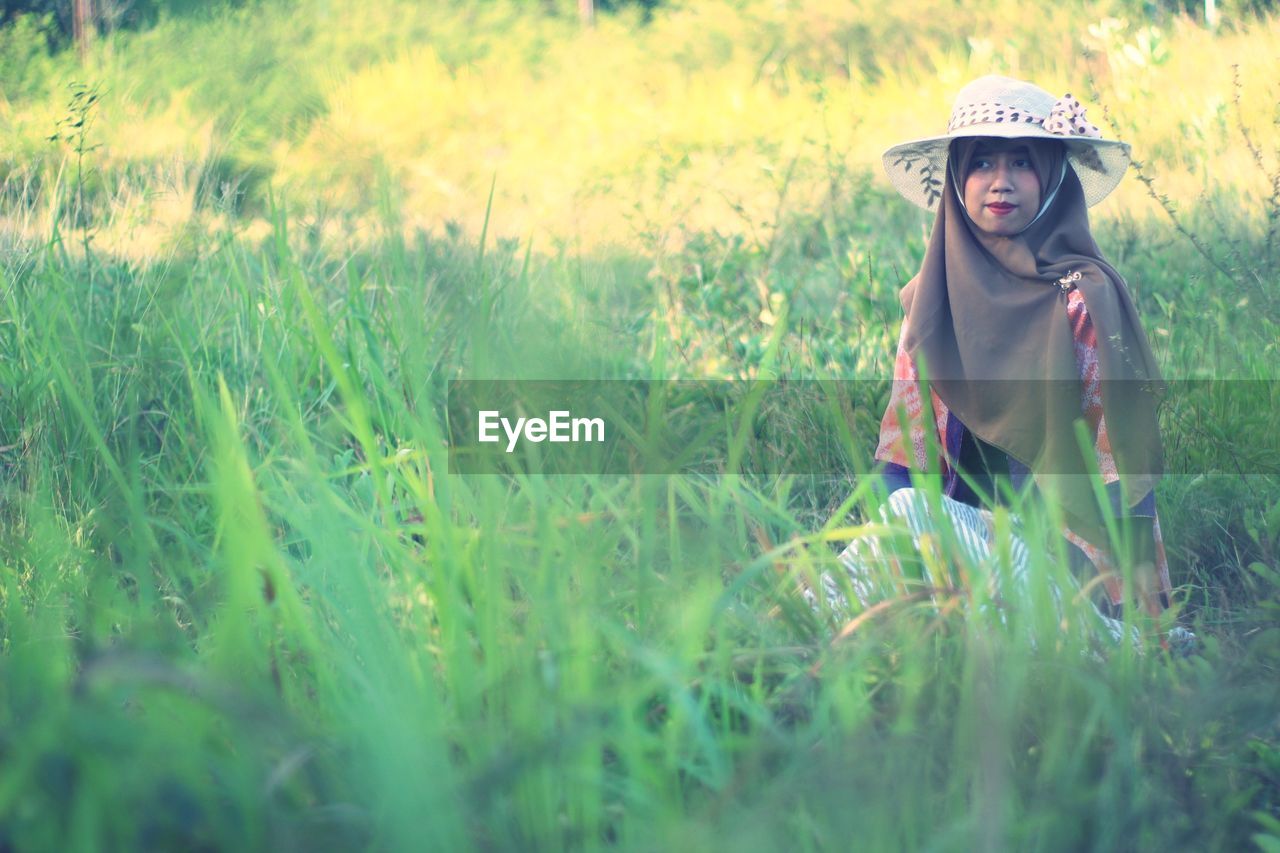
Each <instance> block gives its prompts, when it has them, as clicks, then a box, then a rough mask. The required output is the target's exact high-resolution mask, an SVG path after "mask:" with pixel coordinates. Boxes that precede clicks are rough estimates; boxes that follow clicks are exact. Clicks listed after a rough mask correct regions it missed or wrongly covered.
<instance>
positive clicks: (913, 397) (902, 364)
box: [875, 290, 1172, 605]
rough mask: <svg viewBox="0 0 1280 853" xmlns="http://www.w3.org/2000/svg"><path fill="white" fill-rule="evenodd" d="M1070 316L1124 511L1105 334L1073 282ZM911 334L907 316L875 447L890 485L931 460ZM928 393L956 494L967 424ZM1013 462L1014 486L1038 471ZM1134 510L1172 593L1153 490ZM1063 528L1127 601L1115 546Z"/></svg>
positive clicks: (1114, 496)
mask: <svg viewBox="0 0 1280 853" xmlns="http://www.w3.org/2000/svg"><path fill="white" fill-rule="evenodd" d="M1067 319H1068V320H1069V321H1070V323H1071V329H1072V333H1073V335H1074V338H1075V353H1076V367H1077V368H1078V369H1079V372H1080V380H1081V400H1080V410H1081V414H1082V415H1083V417H1084V422H1085V425H1086V427H1087V428H1088V431H1089V434H1090V436H1092V438H1093V445H1094V451H1095V454H1096V456H1097V460H1098V469H1099V471H1100V472H1101V473H1102V478H1103V480H1104V482H1106V484H1107V492H1108V494H1109V495H1110V497H1111V502H1112V507H1113V511H1115V512H1117V514H1119V513H1120V512H1121V511H1122V509H1121V508H1122V497H1121V492H1120V488H1119V479H1120V478H1119V475H1118V474H1117V472H1116V463H1115V458H1114V457H1113V456H1112V453H1111V441H1110V439H1109V438H1108V436H1107V424H1106V419H1105V418H1104V417H1103V413H1102V385H1101V381H1100V371H1099V365H1098V336H1097V332H1096V331H1095V330H1094V328H1093V323H1092V322H1091V321H1090V319H1089V311H1088V309H1087V308H1086V307H1085V301H1084V296H1083V295H1081V293H1080V291H1079V290H1072V291H1071V292H1070V293H1069V294H1068V296H1067ZM906 334H907V324H906V323H905V322H904V323H903V324H902V333H901V335H900V336H899V338H898V354H897V358H896V359H895V360H894V367H893V391H892V395H891V396H890V399H889V405H888V407H887V408H886V410H885V414H884V419H883V420H882V421H881V424H880V444H879V446H878V447H877V448H876V453H875V457H876V459H877V460H879V461H881V462H883V463H884V469H883V476H884V480H885V483H886V485H887V486H888V488H889V491H891V492H892V491H894V490H896V489H898V488H904V487H906V486H909V485H910V484H911V483H910V475H909V469H915V470H919V471H923V470H925V469H926V468H927V464H928V463H927V458H928V457H927V453H926V440H925V435H926V434H925V423H924V421H923V420H922V417H921V416H922V413H923V411H924V406H923V403H922V401H921V399H920V376H919V373H918V371H917V370H916V365H915V362H914V361H913V360H912V359H911V357H910V356H909V355H908V354H907V351H906V346H905V341H906ZM929 393H930V401H931V403H932V406H933V416H934V423H933V428H934V431H935V435H936V441H937V445H938V447H939V448H940V449H941V450H942V457H943V458H942V459H941V460H940V461H939V464H940V465H941V468H942V472H941V473H942V477H943V494H945V495H947V496H949V497H956V496H957V495H959V494H960V493H962V492H963V491H966V487H965V486H964V484H963V481H962V480H961V478H960V475H959V472H958V471H957V470H956V461H957V460H958V459H959V458H960V453H961V447H962V446H963V444H964V441H965V436H966V433H967V431H968V430H967V429H966V428H965V426H964V424H962V423H961V422H960V419H959V418H958V417H956V416H954V415H952V414H951V412H950V411H948V409H947V407H946V405H945V404H944V403H943V402H942V400H941V399H940V398H939V397H938V394H937V392H936V391H933V390H932V389H931V390H930V392H929ZM899 411H904V412H905V413H906V420H907V429H906V431H905V434H904V430H903V428H902V426H903V425H902V424H901V423H900V422H899V420H898V417H897V414H898V412H899ZM1008 465H1009V477H1010V479H1011V481H1012V483H1013V485H1014V487H1015V488H1021V486H1022V485H1023V484H1024V483H1025V482H1026V480H1027V478H1028V477H1029V476H1030V475H1031V472H1030V470H1029V469H1028V468H1027V467H1026V465H1024V464H1023V463H1022V462H1020V461H1019V460H1017V459H1014V458H1013V457H1009V458H1008ZM1127 514H1128V515H1130V516H1133V517H1146V518H1150V519H1151V526H1152V532H1153V534H1154V539H1155V565H1156V577H1157V579H1158V583H1159V585H1160V591H1161V592H1162V593H1163V594H1164V596H1165V597H1166V599H1167V598H1168V596H1169V594H1170V592H1171V589H1172V587H1171V585H1170V583H1169V562H1168V558H1167V556H1166V554H1165V548H1164V541H1163V539H1162V538H1161V536H1160V520H1159V518H1158V517H1157V515H1156V508H1155V495H1154V493H1148V494H1147V495H1146V497H1144V498H1143V499H1142V500H1141V501H1140V502H1139V503H1138V505H1137V506H1136V507H1133V508H1131V509H1129V510H1127ZM1062 532H1063V536H1065V537H1066V539H1067V541H1068V542H1069V543H1070V544H1071V545H1073V546H1074V549H1073V559H1074V560H1075V561H1076V562H1081V561H1083V560H1087V562H1088V563H1089V564H1091V565H1092V566H1093V567H1094V568H1095V569H1096V570H1097V571H1098V573H1099V574H1100V575H1101V577H1102V583H1103V586H1104V588H1105V589H1106V592H1107V596H1108V597H1109V598H1110V599H1111V602H1112V604H1114V605H1120V604H1121V603H1122V602H1123V601H1124V591H1123V588H1122V585H1121V580H1120V569H1119V566H1118V565H1117V563H1116V560H1115V558H1114V556H1113V555H1112V554H1111V552H1110V551H1108V550H1106V549H1105V548H1102V547H1099V546H1097V545H1094V544H1092V543H1090V542H1087V541H1085V540H1084V539H1083V538H1081V537H1080V536H1079V535H1077V534H1076V533H1074V532H1073V531H1071V530H1070V529H1067V528H1064V529H1063V531H1062Z"/></svg>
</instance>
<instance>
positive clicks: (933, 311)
mask: <svg viewBox="0 0 1280 853" xmlns="http://www.w3.org/2000/svg"><path fill="white" fill-rule="evenodd" d="M1024 141H1025V142H1026V144H1027V146H1028V149H1029V151H1030V155H1031V160H1032V162H1033V165H1034V166H1035V170H1036V174H1037V175H1038V176H1039V178H1040V189H1041V196H1040V197H1041V199H1043V202H1042V205H1041V210H1040V213H1039V215H1038V216H1037V218H1036V219H1035V220H1034V221H1033V222H1032V223H1031V225H1029V226H1028V227H1027V228H1026V229H1025V230H1024V231H1022V232H1021V233H1019V234H1017V235H1014V236H1009V237H1002V236H995V235H991V234H988V233H986V232H984V231H982V230H980V229H979V228H977V227H976V226H975V225H974V224H973V222H972V221H971V220H970V218H969V216H968V214H967V213H966V211H965V209H964V206H963V204H962V202H961V199H960V195H959V189H960V188H961V187H963V182H964V176H965V175H966V174H967V173H968V166H969V161H970V160H971V159H972V156H973V153H974V151H975V150H976V148H977V146H978V143H979V142H980V138H975V137H960V138H957V139H954V140H953V141H952V142H951V146H950V152H949V157H948V166H947V170H946V176H945V181H944V186H943V189H942V193H941V199H940V201H941V205H940V206H939V209H938V214H937V219H936V220H935V222H934V226H933V232H932V234H931V235H930V238H929V244H928V247H927V250H926V252H925V256H924V261H923V262H922V264H921V266H920V272H919V274H918V275H917V276H916V277H915V278H914V279H912V280H911V282H910V283H908V284H907V286H906V287H905V288H903V290H902V294H901V297H902V304H903V307H904V309H905V310H906V324H907V331H906V336H905V345H906V348H907V350H908V352H909V354H910V355H911V356H912V357H913V358H914V359H915V360H916V361H917V364H919V365H921V368H922V373H923V375H925V376H927V378H928V380H929V382H930V383H931V385H932V388H933V390H934V391H935V392H936V393H937V394H938V396H939V397H940V398H941V400H942V401H943V402H944V403H945V404H946V405H947V407H948V408H949V409H950V410H951V411H952V412H954V413H955V414H956V415H957V417H959V418H960V420H961V422H963V423H964V424H965V425H966V426H967V427H968V428H969V429H970V430H971V431H972V432H973V433H974V434H975V435H977V436H978V437H979V438H981V439H982V440H983V441H986V442H987V443H989V444H992V445H994V446H996V447H998V448H1000V449H1002V450H1004V451H1005V452H1007V453H1008V454H1010V455H1011V456H1013V457H1015V458H1016V459H1018V460H1020V461H1022V462H1023V463H1025V464H1027V465H1028V466H1029V467H1030V468H1031V470H1032V471H1033V473H1034V474H1035V476H1036V480H1037V483H1038V484H1039V485H1040V486H1041V488H1042V489H1044V490H1045V491H1047V492H1050V493H1052V494H1056V495H1057V496H1058V497H1059V499H1060V500H1061V502H1062V506H1063V507H1064V509H1065V510H1066V511H1067V513H1068V515H1069V516H1072V522H1073V524H1075V525H1076V526H1078V527H1079V528H1080V529H1081V530H1082V531H1083V530H1093V531H1100V525H1101V524H1102V522H1101V519H1100V516H1099V510H1098V504H1097V501H1096V499H1095V495H1094V492H1093V487H1092V485H1091V483H1090V482H1089V479H1088V478H1087V477H1085V476H1082V475H1084V474H1086V473H1087V471H1088V470H1089V468H1090V466H1091V464H1092V459H1091V458H1090V457H1091V455H1092V449H1091V448H1087V447H1086V448H1085V450H1087V451H1088V453H1089V456H1086V453H1085V452H1083V451H1082V445H1081V442H1080V441H1079V440H1078V437H1077V434H1076V429H1075V424H1076V422H1077V421H1078V420H1079V419H1080V417H1081V402H1080V401H1081V396H1080V388H1081V386H1080V376H1079V370H1078V367H1077V362H1076V355H1075V341H1074V338H1073V333H1072V329H1071V327H1070V324H1069V321H1068V318H1067V311H1066V300H1067V294H1068V292H1069V291H1070V289H1071V288H1073V287H1076V288H1079V289H1080V292H1081V295H1082V296H1083V297H1084V300H1085V305H1086V307H1087V309H1088V313H1089V317H1090V318H1091V320H1092V322H1093V325H1094V328H1095V330H1096V332H1097V339H1098V362H1099V369H1100V373H1101V376H1100V379H1101V387H1102V402H1103V412H1104V417H1105V419H1106V423H1107V432H1108V435H1109V438H1110V442H1111V450H1112V453H1113V455H1114V458H1115V461H1116V468H1117V470H1118V472H1119V474H1120V479H1121V485H1122V493H1123V494H1124V495H1125V499H1126V501H1127V502H1128V503H1129V504H1130V505H1133V504H1136V503H1137V502H1138V501H1139V500H1141V499H1142V498H1143V497H1144V496H1145V495H1146V494H1147V493H1148V492H1149V491H1150V490H1151V488H1152V487H1153V486H1154V485H1155V482H1156V481H1157V480H1158V479H1159V476H1160V473H1161V469H1162V464H1163V458H1162V450H1161V445H1160V438H1159V432H1158V428H1157V423H1156V407H1157V403H1158V399H1159V397H1160V395H1161V394H1162V393H1163V385H1162V383H1161V380H1160V374H1159V369H1158V367H1157V365H1156V362H1155V358H1154V356H1153V355H1152V353H1151V348H1150V346H1149V344H1148V342H1147V338H1146V335H1145V334H1144V333H1143V331H1142V326H1141V324H1140V323H1139V320H1138V313H1137V310H1136V308H1135V306H1134V304H1133V299H1132V298H1131V297H1130V295H1129V290H1128V287H1127V286H1126V285H1125V282H1124V279H1123V278H1121V277H1120V274H1119V273H1118V272H1116V270H1115V269H1114V268H1113V267H1112V266H1111V265H1110V264H1109V263H1107V261H1106V260H1105V259H1104V258H1103V257H1102V252H1101V251H1100V250H1099V248H1098V246H1097V243H1095V242H1094V239H1093V235H1092V234H1091V233H1090V230H1089V220H1088V213H1087V208H1086V204H1085V196H1084V193H1083V191H1082V189H1081V184H1080V181H1079V179H1078V177H1077V175H1076V172H1075V170H1074V169H1073V168H1072V167H1071V166H1070V165H1069V164H1067V163H1066V162H1065V159H1064V158H1065V154H1066V151H1065V149H1064V145H1063V144H1062V143H1061V142H1058V141H1057V140H1045V139H1026V140H1024Z"/></svg>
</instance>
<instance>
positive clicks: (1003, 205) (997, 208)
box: [987, 201, 1018, 216]
mask: <svg viewBox="0 0 1280 853" xmlns="http://www.w3.org/2000/svg"><path fill="white" fill-rule="evenodd" d="M987 209H988V210H990V211H991V212H992V213H994V214H996V215H997V216H1004V215H1005V214H1007V213H1012V212H1013V211H1015V210H1017V209H1018V206H1017V205H1016V204H1009V203H1008V202H1006V201H998V202H996V203H995V204H989V205H987Z"/></svg>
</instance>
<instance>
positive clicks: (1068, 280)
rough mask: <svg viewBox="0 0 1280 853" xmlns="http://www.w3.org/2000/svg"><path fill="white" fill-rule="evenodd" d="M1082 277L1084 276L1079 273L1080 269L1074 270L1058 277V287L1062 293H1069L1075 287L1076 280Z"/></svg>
mask: <svg viewBox="0 0 1280 853" xmlns="http://www.w3.org/2000/svg"><path fill="white" fill-rule="evenodd" d="M1082 278H1084V276H1082V275H1081V274H1080V270H1074V271H1072V272H1069V273H1067V274H1066V275H1064V276H1063V277H1062V278H1060V279H1058V287H1059V288H1061V290H1062V292H1063V293H1070V292H1071V291H1073V290H1075V289H1076V282H1077V281H1079V280H1080V279H1082Z"/></svg>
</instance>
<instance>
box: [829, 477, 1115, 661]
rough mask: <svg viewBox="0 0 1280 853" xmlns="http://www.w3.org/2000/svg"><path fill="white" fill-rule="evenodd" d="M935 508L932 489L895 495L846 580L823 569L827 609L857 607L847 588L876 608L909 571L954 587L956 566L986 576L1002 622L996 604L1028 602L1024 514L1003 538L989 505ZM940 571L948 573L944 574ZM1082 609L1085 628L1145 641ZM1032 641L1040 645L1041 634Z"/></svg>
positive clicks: (950, 503)
mask: <svg viewBox="0 0 1280 853" xmlns="http://www.w3.org/2000/svg"><path fill="white" fill-rule="evenodd" d="M935 506H936V507H937V510H936V512H935V510H934V508H933V507H931V506H930V501H929V500H928V499H927V498H926V495H925V493H924V492H922V491H920V490H918V489H899V490H897V491H895V492H894V493H893V494H891V495H890V496H889V500H888V501H887V502H886V503H885V504H884V506H883V507H881V510H880V513H881V518H882V520H883V521H884V522H885V525H886V526H887V527H886V531H892V532H884V533H878V534H870V535H867V536H863V537H860V538H858V539H855V540H854V541H853V542H851V543H850V544H849V546H848V547H847V548H845V549H844V551H843V552H842V553H841V554H840V556H839V563H840V566H841V567H842V568H843V569H844V573H845V578H844V580H847V585H846V584H842V583H840V580H839V579H838V578H837V576H836V575H834V574H833V573H832V572H824V573H823V574H822V576H821V578H820V580H821V586H822V591H823V594H824V597H825V598H826V600H827V604H828V606H829V607H830V608H831V609H832V610H833V611H834V612H836V613H837V614H840V613H849V612H850V611H851V609H852V608H851V607H850V604H849V600H848V599H847V598H846V596H845V593H844V590H845V589H847V590H851V591H852V593H853V595H854V597H855V598H856V599H857V600H858V602H859V603H860V604H861V606H862V608H867V607H870V606H872V605H874V604H875V603H877V602H878V601H883V600H886V599H887V598H890V597H892V596H894V595H896V594H899V593H900V592H901V591H902V586H901V584H902V580H901V579H902V578H903V577H904V576H906V575H915V576H918V577H920V579H921V583H922V584H924V585H927V586H929V587H932V588H933V589H935V590H943V589H955V588H956V587H957V583H956V581H955V579H954V578H953V573H954V572H955V571H956V570H955V569H954V568H953V567H956V566H962V567H965V569H964V571H965V572H966V573H970V572H971V573H972V574H969V576H968V577H967V578H966V579H965V580H966V581H967V582H972V581H973V580H974V579H975V578H978V577H982V578H985V579H986V582H987V583H988V585H989V588H988V590H987V595H986V596H984V600H985V601H986V602H987V603H986V604H985V605H983V607H984V608H985V607H991V606H996V607H997V611H996V613H997V616H998V618H999V619H1000V621H1001V622H1004V621H1006V620H1005V614H1004V610H1003V607H1001V606H1000V605H997V604H994V602H1001V603H1003V604H1004V605H1006V606H1007V604H1009V603H1012V602H1019V601H1022V602H1025V601H1029V600H1030V595H1029V593H1030V590H1029V584H1028V580H1029V578H1028V568H1029V566H1030V564H1031V558H1030V553H1029V552H1028V549H1027V543H1026V542H1025V541H1024V540H1023V537H1022V535H1021V533H1020V531H1019V526H1018V522H1017V519H1016V518H1013V519H1011V521H1012V524H1011V530H1010V533H1009V535H1007V536H1004V537H1001V539H1000V540H997V537H996V533H995V529H996V523H995V517H994V515H993V513H992V512H991V511H990V510H985V509H978V508H976V507H972V506H969V505H967V504H962V503H960V502H959V501H955V500H952V499H951V498H948V497H945V496H943V497H940V498H938V499H937V503H936V504H935ZM943 525H945V526H946V527H945V529H944V527H943ZM908 543H909V546H908ZM956 551H958V552H959V553H955V552H956ZM908 564H910V565H908ZM941 573H945V574H946V577H938V575H939V574H941ZM1063 575H1064V577H1065V578H1066V580H1064V583H1067V582H1069V583H1071V584H1072V587H1071V589H1069V590H1068V592H1069V594H1071V595H1073V596H1074V595H1076V594H1077V593H1078V592H1079V589H1078V587H1076V586H1075V583H1074V580H1072V579H1070V575H1069V574H1067V573H1063ZM997 587H998V588H997ZM1010 587H1012V588H1010ZM1046 587H1047V591H1048V595H1049V598H1050V600H1051V601H1052V604H1053V607H1054V608H1055V610H1056V620H1057V623H1058V624H1065V622H1064V616H1065V614H1064V611H1063V590H1062V589H1061V588H1060V587H1059V585H1058V584H1057V583H1055V582H1054V581H1053V580H1052V579H1046ZM807 597H808V598H809V601H810V603H811V604H813V605H815V606H816V604H817V601H816V597H815V596H813V595H812V594H809V595H807ZM1082 611H1083V612H1082V614H1081V615H1082V616H1083V618H1084V620H1085V625H1086V629H1087V630H1088V631H1089V632H1090V633H1091V634H1092V635H1094V636H1096V637H1097V638H1098V639H1108V640H1110V641H1111V642H1112V643H1116V644H1118V643H1120V642H1121V641H1122V639H1123V637H1124V636H1125V635H1126V633H1127V634H1128V635H1129V636H1130V637H1131V638H1132V639H1133V641H1134V642H1135V643H1139V645H1140V635H1139V633H1138V630H1137V628H1136V627H1135V626H1133V625H1125V624H1124V623H1123V622H1121V621H1119V620H1117V619H1112V618H1110V617H1108V616H1106V615H1105V614H1103V613H1102V612H1101V611H1099V610H1098V609H1097V608H1096V607H1094V606H1093V605H1092V604H1088V605H1085V606H1084V607H1083V608H1082ZM1031 639H1032V642H1033V643H1034V642H1035V638H1034V636H1033V637H1032V638H1031Z"/></svg>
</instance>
